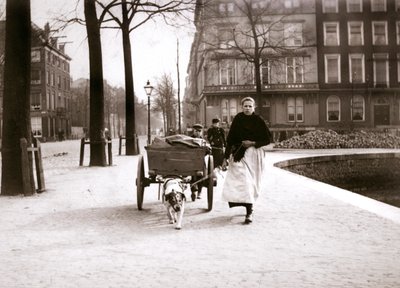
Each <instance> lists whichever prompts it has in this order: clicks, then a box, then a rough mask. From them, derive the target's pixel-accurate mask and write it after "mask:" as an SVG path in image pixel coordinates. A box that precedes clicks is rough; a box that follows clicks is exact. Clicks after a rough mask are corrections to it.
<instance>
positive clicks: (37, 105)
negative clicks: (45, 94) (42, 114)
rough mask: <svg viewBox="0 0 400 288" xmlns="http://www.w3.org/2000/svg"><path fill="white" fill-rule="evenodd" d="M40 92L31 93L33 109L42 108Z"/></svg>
mask: <svg viewBox="0 0 400 288" xmlns="http://www.w3.org/2000/svg"><path fill="white" fill-rule="evenodd" d="M40 98H41V94H40V93H31V110H40V109H41V105H40Z"/></svg>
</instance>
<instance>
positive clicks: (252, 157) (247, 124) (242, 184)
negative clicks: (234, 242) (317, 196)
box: [222, 97, 271, 224]
mask: <svg viewBox="0 0 400 288" xmlns="http://www.w3.org/2000/svg"><path fill="white" fill-rule="evenodd" d="M254 108H255V102H254V99H253V98H251V97H246V98H244V99H243V100H242V109H243V112H240V113H238V114H237V115H236V116H235V118H234V119H233V121H232V125H231V127H230V129H229V133H228V137H227V139H226V140H227V146H226V150H225V155H224V161H223V163H222V168H223V169H224V168H226V166H227V162H228V159H229V170H228V172H227V175H226V178H225V183H224V187H223V190H222V197H223V199H224V200H226V201H227V202H228V204H229V207H230V208H232V207H235V206H244V207H246V218H245V223H246V224H250V223H251V222H253V204H254V203H255V201H256V200H257V197H258V194H259V190H260V186H261V179H262V172H263V168H264V161H263V159H264V151H263V149H259V148H260V147H262V146H265V145H268V144H269V143H270V142H271V133H270V131H269V129H268V127H267V125H266V124H265V122H264V120H263V119H262V118H261V117H260V116H258V115H256V114H254Z"/></svg>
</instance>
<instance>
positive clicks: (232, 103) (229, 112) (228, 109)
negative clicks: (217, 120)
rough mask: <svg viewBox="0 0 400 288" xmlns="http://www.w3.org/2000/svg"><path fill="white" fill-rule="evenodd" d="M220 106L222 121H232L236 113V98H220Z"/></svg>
mask: <svg viewBox="0 0 400 288" xmlns="http://www.w3.org/2000/svg"><path fill="white" fill-rule="evenodd" d="M221 108H222V109H221V115H222V122H225V123H230V122H232V120H233V117H235V115H236V114H237V103H236V99H230V100H228V99H222V101H221Z"/></svg>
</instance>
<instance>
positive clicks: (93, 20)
mask: <svg viewBox="0 0 400 288" xmlns="http://www.w3.org/2000/svg"><path fill="white" fill-rule="evenodd" d="M84 8H85V9H84V11H85V19H86V30H87V35H88V44H89V64H90V131H89V133H90V164H89V165H90V166H105V165H106V154H105V149H104V147H105V146H104V144H105V142H104V141H105V139H104V133H103V131H104V84H103V61H102V55H101V41H100V24H99V21H98V19H97V14H96V3H95V0H85V1H84Z"/></svg>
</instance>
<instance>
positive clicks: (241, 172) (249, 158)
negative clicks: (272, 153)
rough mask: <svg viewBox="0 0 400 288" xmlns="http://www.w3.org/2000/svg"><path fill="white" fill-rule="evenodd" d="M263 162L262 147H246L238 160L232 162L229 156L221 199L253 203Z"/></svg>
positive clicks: (256, 195) (259, 187) (257, 190)
mask: <svg viewBox="0 0 400 288" xmlns="http://www.w3.org/2000/svg"><path fill="white" fill-rule="evenodd" d="M264 163H265V162H264V150H263V149H262V148H258V149H256V148H254V147H249V148H247V150H246V152H245V154H244V157H243V158H242V159H241V160H240V161H239V162H233V158H232V157H231V159H230V160H229V167H228V171H227V173H226V177H225V181H224V186H223V188H222V199H223V200H225V201H227V202H236V203H254V202H255V201H256V200H257V198H258V195H259V192H260V189H261V181H262V172H263V170H264V165H265V164H264Z"/></svg>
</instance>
